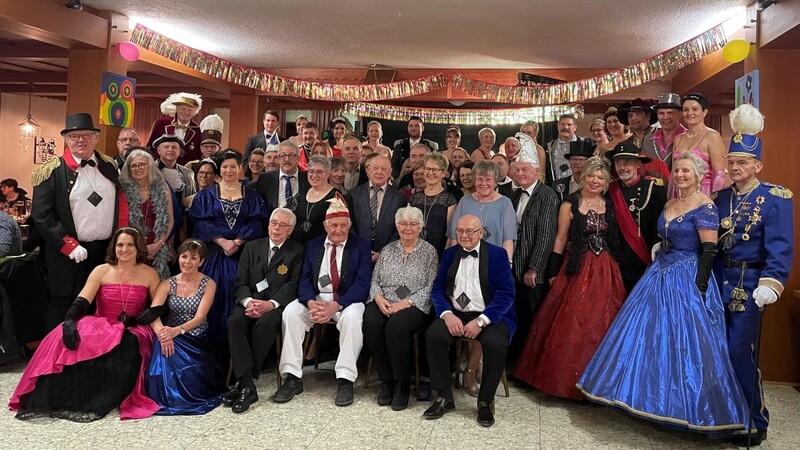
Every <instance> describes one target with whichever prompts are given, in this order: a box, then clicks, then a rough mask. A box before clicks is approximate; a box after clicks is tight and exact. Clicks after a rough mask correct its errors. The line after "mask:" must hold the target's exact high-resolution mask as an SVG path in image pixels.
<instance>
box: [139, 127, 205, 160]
mask: <svg viewBox="0 0 800 450" xmlns="http://www.w3.org/2000/svg"><path fill="white" fill-rule="evenodd" d="M176 123H177V121H176V120H175V118H174V117H162V118H160V119H157V120H156V121H155V122H153V127H152V128H151V129H150V137H149V138H147V147H148V148H150V149H152V150H153V158H154V159H158V152H157V151H156V149H155V148H153V142H155V140H156V139H158V138H160V137H161V136H162V135H165V134H177V133H175V124H176ZM183 142H184V146H183V151H182V152H181V156H179V157H178V164H180V165H184V164H186V163H188V162H189V161H193V160H195V159H202V156H203V155H202V153H200V125H198V124H197V122H195V121H194V120H191V121H189V125H188V128H186V135H185V136H184V139H183Z"/></svg>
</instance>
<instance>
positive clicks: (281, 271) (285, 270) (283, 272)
mask: <svg viewBox="0 0 800 450" xmlns="http://www.w3.org/2000/svg"><path fill="white" fill-rule="evenodd" d="M287 273H289V268H288V267H286V264H281V265H280V266H278V275H286V274H287Z"/></svg>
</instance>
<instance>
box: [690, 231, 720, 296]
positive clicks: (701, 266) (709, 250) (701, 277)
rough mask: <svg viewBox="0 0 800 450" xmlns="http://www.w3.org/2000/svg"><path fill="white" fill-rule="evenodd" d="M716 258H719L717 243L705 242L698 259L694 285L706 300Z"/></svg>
mask: <svg viewBox="0 0 800 450" xmlns="http://www.w3.org/2000/svg"><path fill="white" fill-rule="evenodd" d="M715 256H717V244H716V243H715V242H703V247H702V251H701V253H700V257H699V258H698V259H697V275H695V278H694V284H696V285H697V289H700V294H701V295H702V297H703V299H704V300H705V298H706V291H707V290H708V279H709V278H710V277H711V267H712V266H713V265H714V257H715Z"/></svg>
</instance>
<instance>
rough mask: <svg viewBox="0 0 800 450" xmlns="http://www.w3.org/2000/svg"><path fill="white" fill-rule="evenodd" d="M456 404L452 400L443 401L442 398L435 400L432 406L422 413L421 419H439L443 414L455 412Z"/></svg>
mask: <svg viewBox="0 0 800 450" xmlns="http://www.w3.org/2000/svg"><path fill="white" fill-rule="evenodd" d="M455 409H456V402H454V401H453V400H445V399H444V398H441V397H440V398H437V399H436V400H434V401H433V404H432V405H431V406H430V407H429V408H428V409H426V410H425V412H424V413H422V417H424V418H426V419H439V418H441V417H442V416H444V415H445V414H447V413H449V412H451V411H455Z"/></svg>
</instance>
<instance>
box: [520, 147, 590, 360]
mask: <svg viewBox="0 0 800 450" xmlns="http://www.w3.org/2000/svg"><path fill="white" fill-rule="evenodd" d="M515 140H519V142H520V144H521V148H520V152H519V153H518V154H517V157H516V160H515V161H514V162H513V163H511V172H513V173H514V175H513V178H514V182H515V183H516V184H517V185H518V188H517V189H515V190H514V192H513V193H512V194H511V204H512V205H513V206H514V211H515V212H516V215H517V240H516V242H515V243H514V257H513V258H512V263H513V264H512V272H513V274H514V285H515V287H516V294H515V298H514V310H515V312H516V316H517V332H516V333H514V339H512V341H511V346H510V347H509V350H508V351H509V361H516V359H517V357H518V356H519V354H520V352H521V351H522V349H523V346H524V344H525V339H526V338H527V337H528V329H529V328H530V325H531V323H532V322H533V317H534V314H535V313H536V310H537V309H538V308H539V305H540V304H541V303H542V300H543V299H544V296H545V291H546V282H547V278H546V275H547V274H546V273H545V269H546V268H547V259H548V257H549V256H550V253H552V251H553V244H554V243H555V240H556V225H557V223H558V206H559V203H560V201H559V199H558V195H557V194H556V193H555V192H554V191H553V189H551V188H550V187H549V186H546V185H545V184H544V183H543V182H541V181H540V179H539V172H540V167H539V157H538V154H537V153H538V152H537V151H536V147H535V143H534V142H533V140H532V139H530V138H529V137H528V136H527V135H525V134H523V133H517V138H515ZM576 142H582V141H576ZM582 169H583V167H581V170H582Z"/></svg>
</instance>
